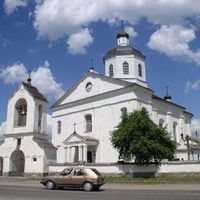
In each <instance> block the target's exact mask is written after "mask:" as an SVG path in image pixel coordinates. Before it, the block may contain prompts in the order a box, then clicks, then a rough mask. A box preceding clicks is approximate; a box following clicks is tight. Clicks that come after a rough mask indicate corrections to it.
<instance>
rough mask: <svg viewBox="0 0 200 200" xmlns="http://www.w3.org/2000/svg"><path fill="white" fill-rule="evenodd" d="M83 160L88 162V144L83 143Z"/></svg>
mask: <svg viewBox="0 0 200 200" xmlns="http://www.w3.org/2000/svg"><path fill="white" fill-rule="evenodd" d="M83 161H86V162H87V145H83Z"/></svg>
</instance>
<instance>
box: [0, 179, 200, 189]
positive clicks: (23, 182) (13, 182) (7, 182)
mask: <svg viewBox="0 0 200 200" xmlns="http://www.w3.org/2000/svg"><path fill="white" fill-rule="evenodd" d="M0 185H1V186H23V187H40V188H41V187H43V186H42V185H41V184H40V182H39V180H30V179H27V178H24V177H0ZM102 189H114V190H181V191H184V190H191V191H200V184H155V185H146V184H145V185H143V184H142V185H139V184H111V183H106V184H105V185H103V186H102Z"/></svg>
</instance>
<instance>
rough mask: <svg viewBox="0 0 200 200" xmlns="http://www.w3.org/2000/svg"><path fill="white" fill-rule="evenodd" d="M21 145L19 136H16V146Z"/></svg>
mask: <svg viewBox="0 0 200 200" xmlns="http://www.w3.org/2000/svg"><path fill="white" fill-rule="evenodd" d="M20 145H21V138H17V146H20Z"/></svg>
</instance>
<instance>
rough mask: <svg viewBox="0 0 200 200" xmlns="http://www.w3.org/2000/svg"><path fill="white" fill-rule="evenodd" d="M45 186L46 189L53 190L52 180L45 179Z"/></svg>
mask: <svg viewBox="0 0 200 200" xmlns="http://www.w3.org/2000/svg"><path fill="white" fill-rule="evenodd" d="M46 187H47V189H48V190H53V189H54V187H55V183H54V182H53V181H47V182H46Z"/></svg>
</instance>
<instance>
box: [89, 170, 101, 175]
mask: <svg viewBox="0 0 200 200" xmlns="http://www.w3.org/2000/svg"><path fill="white" fill-rule="evenodd" d="M91 170H92V171H93V172H94V173H95V174H96V175H98V176H101V173H100V172H99V171H98V170H97V169H94V168H92V169H91Z"/></svg>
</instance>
